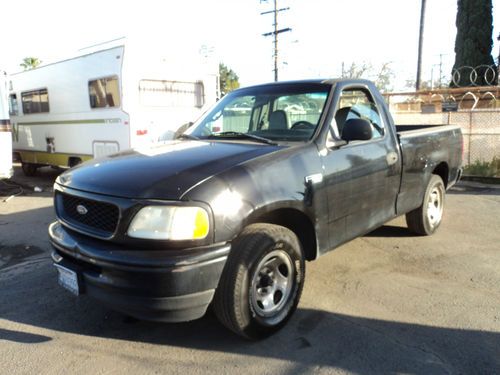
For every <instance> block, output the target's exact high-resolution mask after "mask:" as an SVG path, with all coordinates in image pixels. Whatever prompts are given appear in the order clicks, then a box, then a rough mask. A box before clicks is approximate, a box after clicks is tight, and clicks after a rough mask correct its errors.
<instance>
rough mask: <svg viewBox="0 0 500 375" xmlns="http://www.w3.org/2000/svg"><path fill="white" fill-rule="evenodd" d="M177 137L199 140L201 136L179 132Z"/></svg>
mask: <svg viewBox="0 0 500 375" xmlns="http://www.w3.org/2000/svg"><path fill="white" fill-rule="evenodd" d="M175 139H195V140H197V141H199V140H200V138H198V137H197V136H195V135H191V134H186V133H182V134H179V135H178V136H177V137H175Z"/></svg>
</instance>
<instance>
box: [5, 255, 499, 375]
mask: <svg viewBox="0 0 500 375" xmlns="http://www.w3.org/2000/svg"><path fill="white" fill-rule="evenodd" d="M16 267H19V265H17V266H16ZM3 272H5V270H4V271H2V273H3ZM0 281H1V284H2V293H1V295H0V321H2V320H4V321H10V322H13V323H16V324H20V326H19V327H21V328H22V327H23V325H28V326H31V327H39V328H42V329H48V330H50V331H56V332H65V333H71V334H76V335H81V336H82V340H80V341H79V345H89V350H92V351H98V352H99V351H104V352H106V351H107V350H108V349H106V347H105V345H104V346H103V347H101V346H97V347H96V346H95V340H86V339H85V337H86V336H90V337H102V338H106V339H114V340H123V341H128V342H137V343H148V344H154V345H158V346H160V347H159V348H158V350H159V352H161V353H162V357H169V356H174V355H175V358H171V359H172V361H175V363H178V364H181V365H182V364H184V365H186V366H188V365H192V361H193V360H195V361H196V357H194V359H193V357H192V356H191V355H189V356H186V357H185V358H184V357H183V356H181V357H180V358H179V356H178V353H179V351H178V350H172V351H169V348H186V349H191V350H192V349H196V351H204V352H210V353H212V354H210V355H211V356H213V363H209V364H204V366H207V365H208V366H214V368H216V367H217V366H220V365H221V363H222V362H223V361H226V360H227V358H228V356H227V355H226V354H227V353H229V354H233V355H243V356H250V357H254V358H255V359H256V360H258V359H259V358H260V359H263V358H270V359H277V360H284V361H289V362H291V363H292V367H287V369H289V370H287V372H288V373H291V374H294V373H297V374H299V373H304V372H305V371H316V370H317V369H319V368H321V367H325V366H327V367H332V368H336V369H342V370H345V371H349V372H355V373H358V374H373V373H402V372H403V373H411V374H432V373H436V374H437V373H439V374H441V373H498V372H499V371H500V333H499V332H488V331H479V330H472V329H456V328H445V327H439V326H427V325H422V324H416V323H410V322H399V321H391V320H381V319H377V318H374V317H370V316H366V317H360V316H353V315H348V314H344V313H338V312H329V311H323V310H318V309H309V308H299V309H298V311H297V312H296V314H295V315H294V317H293V318H292V319H291V320H290V322H289V323H288V325H287V326H286V327H285V328H284V329H283V330H282V331H280V332H279V333H277V334H275V335H274V336H272V337H270V338H268V339H266V340H263V341H260V342H248V341H245V340H243V339H241V338H239V337H237V336H235V335H234V334H232V333H231V332H229V331H227V330H226V329H225V328H224V327H222V326H221V325H220V324H219V323H218V321H217V320H216V318H215V316H214V314H213V313H211V312H210V311H209V312H208V313H207V315H205V317H203V318H202V319H199V320H196V321H193V322H188V323H178V324H167V323H153V322H145V321H138V320H135V319H131V318H128V317H126V316H125V315H122V314H120V313H118V312H114V311H111V310H109V309H107V308H106V307H103V306H101V305H100V304H98V303H96V302H95V301H93V300H91V299H90V298H87V297H85V296H83V297H81V298H75V297H73V296H72V295H70V294H69V293H68V292H66V291H64V290H63V289H61V288H60V287H59V286H58V285H57V282H56V272H55V270H54V269H53V267H52V266H51V262H50V259H49V257H48V254H47V259H46V261H45V262H43V263H42V264H41V263H39V264H38V265H37V266H36V267H35V268H33V269H31V270H30V271H29V272H23V273H19V274H15V273H12V272H11V273H10V276H9V274H7V277H3V275H2V274H1V273H0ZM7 302H8V303H7ZM31 327H30V329H29V330H30V331H32V328H31ZM16 330H17V331H16V332H13V331H8V330H0V342H2V340H9V341H14V342H20V343H31V344H37V343H42V342H44V341H49V340H50V339H51V337H48V336H41V335H31V334H29V333H23V332H21V331H19V328H16ZM44 333H45V334H46V335H47V331H44ZM90 346H92V348H90ZM129 348H130V347H129ZM151 350H155V349H154V348H152V349H151ZM196 351H195V352H194V353H196ZM106 353H107V352H106ZM175 353H177V354H175ZM191 353H193V352H191ZM122 354H123V355H126V353H122ZM106 355H107V354H106ZM109 355H114V354H112V353H109ZM129 355H133V354H131V353H130V352H129ZM229 358H234V356H232V357H229ZM163 359H165V358H163ZM183 361H185V362H186V363H183ZM188 362H189V363H188Z"/></svg>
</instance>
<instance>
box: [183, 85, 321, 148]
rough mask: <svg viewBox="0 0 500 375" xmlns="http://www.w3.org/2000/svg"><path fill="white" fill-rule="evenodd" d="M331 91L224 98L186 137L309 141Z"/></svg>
mask: <svg viewBox="0 0 500 375" xmlns="http://www.w3.org/2000/svg"><path fill="white" fill-rule="evenodd" d="M329 90H330V86H329V85H325V84H319V83H318V84H303V83H301V84H290V85H276V86H273V85H269V86H259V87H254V88H248V89H242V90H238V91H235V92H232V93H230V94H228V95H227V96H225V97H224V98H223V99H222V100H221V101H220V102H219V103H217V105H216V106H215V107H214V108H213V109H212V110H211V111H209V112H208V114H207V115H206V116H204V117H203V118H202V119H201V120H200V121H199V122H198V123H197V124H195V126H193V127H192V128H191V129H189V130H188V131H187V132H186V133H187V134H189V135H190V136H194V137H197V138H200V139H217V138H225V139H227V138H242V136H243V137H245V138H246V137H248V138H249V137H254V138H258V137H260V138H265V139H268V140H272V141H307V140H309V139H310V138H311V137H312V135H313V133H314V131H315V129H316V127H317V126H318V124H319V120H320V117H321V114H322V112H323V108H324V107H325V103H326V100H327V97H328V93H329Z"/></svg>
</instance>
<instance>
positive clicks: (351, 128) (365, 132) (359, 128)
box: [342, 118, 373, 142]
mask: <svg viewBox="0 0 500 375" xmlns="http://www.w3.org/2000/svg"><path fill="white" fill-rule="evenodd" d="M372 137H373V130H372V126H371V124H370V123H369V122H368V121H366V120H362V119H359V118H352V119H350V120H347V121H346V122H345V124H344V129H343V130H342V139H343V140H344V141H347V142H349V141H368V140H370V139H372Z"/></svg>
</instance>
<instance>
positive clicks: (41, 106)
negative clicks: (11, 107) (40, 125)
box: [16, 89, 49, 115]
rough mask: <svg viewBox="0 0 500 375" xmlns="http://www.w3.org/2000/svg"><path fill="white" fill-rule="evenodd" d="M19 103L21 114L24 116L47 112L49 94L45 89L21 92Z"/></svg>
mask: <svg viewBox="0 0 500 375" xmlns="http://www.w3.org/2000/svg"><path fill="white" fill-rule="evenodd" d="M21 101H22V103H23V113H24V114H25V115H28V114H31V113H45V112H49V93H48V91H47V89H40V90H33V91H26V92H22V93H21ZM16 107H17V100H16Z"/></svg>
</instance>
